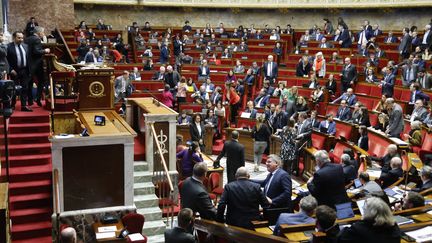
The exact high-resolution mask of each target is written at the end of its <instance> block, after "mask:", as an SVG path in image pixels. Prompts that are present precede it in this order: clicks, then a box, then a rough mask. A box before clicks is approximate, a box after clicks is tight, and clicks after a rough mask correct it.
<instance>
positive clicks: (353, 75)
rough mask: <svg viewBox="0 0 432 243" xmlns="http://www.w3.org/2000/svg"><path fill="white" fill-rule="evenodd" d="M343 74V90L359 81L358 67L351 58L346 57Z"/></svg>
mask: <svg viewBox="0 0 432 243" xmlns="http://www.w3.org/2000/svg"><path fill="white" fill-rule="evenodd" d="M340 76H341V83H342V92H345V91H347V89H348V88H351V87H353V85H354V83H356V82H357V69H356V67H355V66H354V65H353V64H351V58H349V57H347V58H345V65H344V66H343V69H342V73H341V74H340Z"/></svg>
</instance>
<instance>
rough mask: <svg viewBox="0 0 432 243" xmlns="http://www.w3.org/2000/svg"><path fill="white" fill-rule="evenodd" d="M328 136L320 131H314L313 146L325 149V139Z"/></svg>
mask: <svg viewBox="0 0 432 243" xmlns="http://www.w3.org/2000/svg"><path fill="white" fill-rule="evenodd" d="M326 139H327V136H325V135H323V134H319V133H315V132H313V133H312V147H314V148H316V149H318V150H321V149H324V145H325V141H326Z"/></svg>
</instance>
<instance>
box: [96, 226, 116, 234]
mask: <svg viewBox="0 0 432 243" xmlns="http://www.w3.org/2000/svg"><path fill="white" fill-rule="evenodd" d="M116 230H117V226H115V225H114V226H103V227H98V231H99V232H100V233H103V232H113V231H116Z"/></svg>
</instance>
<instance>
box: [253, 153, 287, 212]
mask: <svg viewBox="0 0 432 243" xmlns="http://www.w3.org/2000/svg"><path fill="white" fill-rule="evenodd" d="M266 166H267V171H268V172H270V173H269V174H268V175H267V177H266V179H265V180H253V182H255V183H258V184H260V185H261V187H263V188H264V195H265V196H266V197H267V200H268V202H269V204H270V208H287V207H288V208H290V207H291V191H292V188H291V185H292V182H291V177H290V175H289V174H288V173H287V172H286V171H284V170H283V169H282V168H281V167H282V160H281V158H280V157H279V156H278V155H276V154H270V155H269V156H268V157H267V161H266Z"/></svg>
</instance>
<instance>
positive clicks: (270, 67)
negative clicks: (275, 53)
mask: <svg viewBox="0 0 432 243" xmlns="http://www.w3.org/2000/svg"><path fill="white" fill-rule="evenodd" d="M271 74H272V63H271V62H270V63H269V71H268V76H269V77H271V76H272V75H271Z"/></svg>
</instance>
